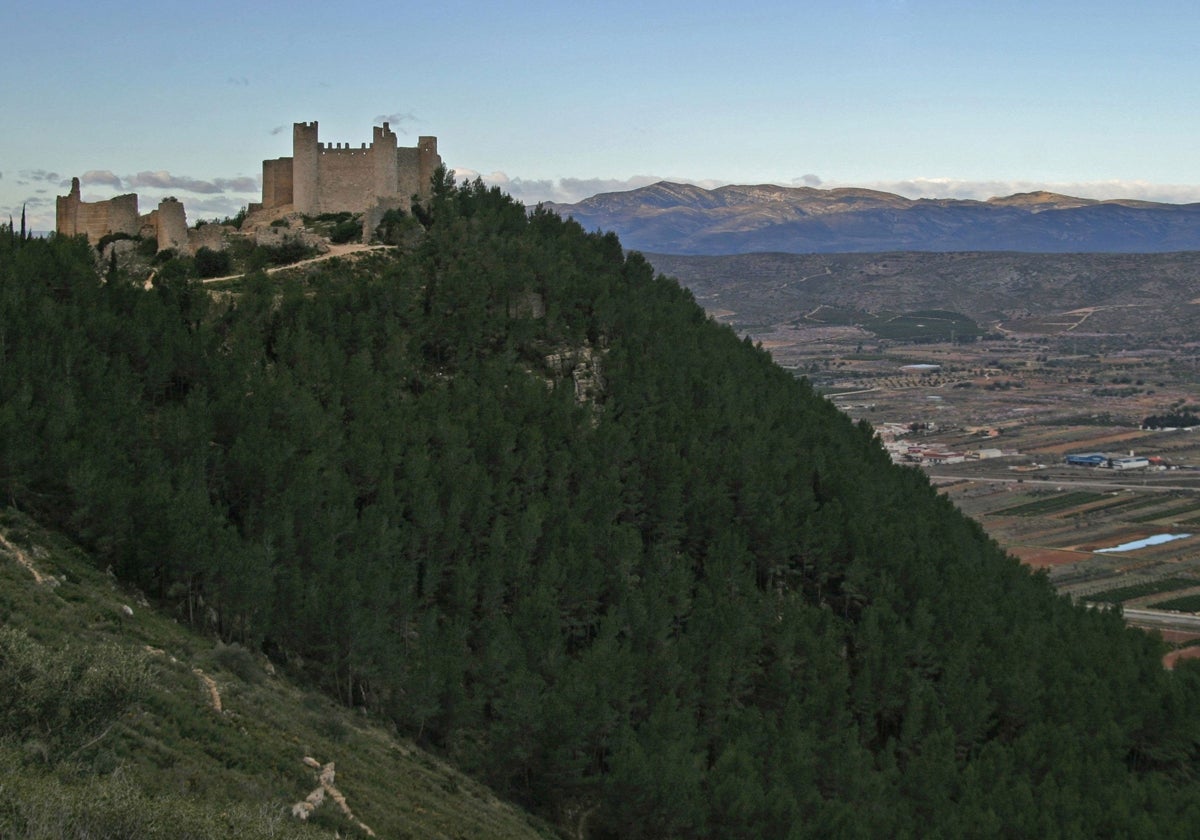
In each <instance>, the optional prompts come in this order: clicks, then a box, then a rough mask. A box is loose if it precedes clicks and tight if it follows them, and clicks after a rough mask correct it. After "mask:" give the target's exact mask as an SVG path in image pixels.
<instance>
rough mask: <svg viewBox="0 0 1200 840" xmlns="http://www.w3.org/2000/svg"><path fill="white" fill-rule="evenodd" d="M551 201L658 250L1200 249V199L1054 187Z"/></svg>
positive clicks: (722, 191) (590, 224)
mask: <svg viewBox="0 0 1200 840" xmlns="http://www.w3.org/2000/svg"><path fill="white" fill-rule="evenodd" d="M545 206H546V207H547V208H548V209H551V210H554V211H555V212H557V213H559V214H561V215H563V216H569V217H571V218H574V219H575V220H576V221H578V222H579V223H580V224H582V225H583V226H584V227H585V228H588V229H597V228H598V229H601V230H611V231H614V232H615V233H616V234H617V235H618V236H620V237H621V241H622V242H623V243H624V244H625V245H626V247H629V248H634V249H637V250H641V251H646V252H652V253H661V254H680V255H722V254H741V253H755V252H771V251H775V252H783V253H835V252H885V251H1026V252H1047V253H1066V252H1159V251H1185V250H1195V249H1200V205H1197V204H1184V205H1176V204H1165V203H1158V202H1150V201H1137V200H1131V199H1109V200H1096V199H1084V198H1075V197H1073V196H1067V195H1059V194H1057V193H1051V192H1045V191H1038V192H1030V193H1018V194H1015V195H1010V196H1001V197H993V198H989V199H987V200H986V201H975V200H965V199H950V198H945V199H927V198H922V199H909V198H905V197H903V196H899V195H895V194H892V193H887V192H881V191H878V190H869V189H857V188H837V189H818V188H815V187H782V186H775V185H770V184H765V185H754V186H744V185H730V186H724V187H717V188H715V189H704V188H703V187H697V186H692V185H688V184H675V183H670V182H665V181H664V182H659V183H657V184H651V185H650V186H647V187H642V188H640V189H636V190H629V191H627V192H617V193H601V194H599V195H595V196H592V197H590V198H586V199H584V200H582V201H580V202H577V203H574V204H554V203H551V204H547V205H545Z"/></svg>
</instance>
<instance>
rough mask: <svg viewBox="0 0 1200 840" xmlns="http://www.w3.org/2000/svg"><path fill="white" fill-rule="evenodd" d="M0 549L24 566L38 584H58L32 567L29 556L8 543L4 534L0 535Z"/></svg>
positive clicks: (55, 580)
mask: <svg viewBox="0 0 1200 840" xmlns="http://www.w3.org/2000/svg"><path fill="white" fill-rule="evenodd" d="M0 548H2V549H4V550H5V551H7V552H8V553H9V554H11V555H12V556H13V557H14V558H16V561H17V564H18V565H21V566H24V567H25V569H26V570H27V571H28V572H29V574H31V575H33V579H34V581H35V582H37V583H38V584H45V583H48V584H50V585H51V586H53V585H55V584H57V583H58V580H57V579H56V578H53V577H51V576H50V575H44V574H42V573H41V572H40V571H38V568H37V566H35V565H33V561H32V560H31V559H29V555H28V554H26V553H25V552H24V551H22V550H21V549H20V548H18V547H17V546H15V545H13V544H12V543H11V542H9V539H8V537H6V536H4V534H0Z"/></svg>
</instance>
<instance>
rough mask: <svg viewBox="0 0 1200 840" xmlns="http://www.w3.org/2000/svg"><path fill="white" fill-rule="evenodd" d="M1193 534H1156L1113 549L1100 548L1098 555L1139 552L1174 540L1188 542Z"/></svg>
mask: <svg viewBox="0 0 1200 840" xmlns="http://www.w3.org/2000/svg"><path fill="white" fill-rule="evenodd" d="M1190 536H1191V534H1155V535H1154V536H1152V537H1145V538H1144V539H1140V540H1134V541H1133V542H1127V543H1121V544H1120V545H1114V546H1113V547H1112V548H1098V549H1096V553H1097V554H1106V553H1107V554H1115V553H1117V552H1118V551H1137V550H1138V549H1139V548H1147V547H1149V546H1152V545H1162V544H1163V543H1168V542H1171V541H1173V540H1186V539H1187V538H1188V537H1190Z"/></svg>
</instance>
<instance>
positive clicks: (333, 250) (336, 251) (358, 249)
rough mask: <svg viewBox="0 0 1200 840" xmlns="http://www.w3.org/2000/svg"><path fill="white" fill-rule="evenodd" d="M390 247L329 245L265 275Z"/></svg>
mask: <svg viewBox="0 0 1200 840" xmlns="http://www.w3.org/2000/svg"><path fill="white" fill-rule="evenodd" d="M392 247H394V246H392V245H363V244H362V243H361V242H349V243H347V244H345V245H330V246H329V250H328V251H326V252H325V253H324V254H318V255H317V256H315V257H309V258H308V259H306V260H300V261H299V262H294V263H288V264H287V265H277V266H273V267H271V268H268V269H267V270H266V273H267V274H274V273H276V272H277V271H287V270H288V269H290V268H299V267H301V266H305V265H310V264H311V263H318V262H321V261H322V260H331V259H333V258H334V257H345V256H349V255H351V254H358V253H362V252H364V251H382V250H386V249H388V248H392ZM245 276H246V275H245V274H227V275H225V276H224V277H206V278H204V279H203V280H201V281H200V282H201V283H219V282H221V281H222V280H236V279H238V278H239V277H245ZM153 279H154V278H153V276H151V277H150V278H149V279H148V280H147V281H146V282H147V283H149V282H150V281H151V280H153Z"/></svg>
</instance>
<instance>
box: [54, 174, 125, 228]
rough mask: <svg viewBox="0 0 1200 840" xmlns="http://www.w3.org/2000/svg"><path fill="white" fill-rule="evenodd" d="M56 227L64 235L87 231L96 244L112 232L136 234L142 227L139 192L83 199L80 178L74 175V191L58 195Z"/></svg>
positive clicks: (72, 182) (72, 187)
mask: <svg viewBox="0 0 1200 840" xmlns="http://www.w3.org/2000/svg"><path fill="white" fill-rule="evenodd" d="M55 230H56V231H57V232H58V233H60V234H62V235H64V236H79V235H80V234H83V235H86V236H87V238H88V242H90V243H92V244H93V245H95V244H96V243H97V242H99V241H100V239H101V237H104V236H107V235H108V234H110V233H124V234H128V235H129V236H137V235H138V233H139V232H140V231H141V222H140V221H139V216H138V200H137V195H136V194H134V193H129V194H127V195H118V196H116V197H115V198H110V199H108V200H107V201H83V200H81V199H80V197H79V179H78V178H72V179H71V192H70V193H68V194H67V195H60V196H59V197H58V201H57V218H56V220H55Z"/></svg>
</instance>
